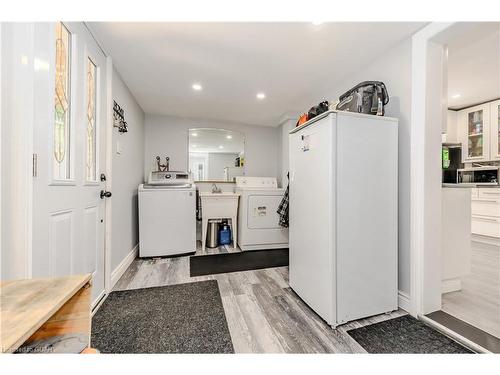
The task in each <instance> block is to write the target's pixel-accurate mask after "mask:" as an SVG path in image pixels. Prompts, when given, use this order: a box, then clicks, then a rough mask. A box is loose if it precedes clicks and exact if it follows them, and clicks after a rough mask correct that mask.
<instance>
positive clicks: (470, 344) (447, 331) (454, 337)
mask: <svg viewBox="0 0 500 375" xmlns="http://www.w3.org/2000/svg"><path fill="white" fill-rule="evenodd" d="M420 320H421V321H422V322H424V323H425V324H427V325H428V326H431V327H432V328H435V329H436V330H438V331H439V332H441V333H442V334H443V335H445V336H448V337H449V338H451V339H452V340H455V341H456V342H458V343H459V344H462V345H464V346H465V347H467V348H469V349H471V350H473V351H475V352H476V353H491V352H490V351H489V350H488V349H486V348H483V347H482V346H481V345H478V344H476V343H474V342H472V341H470V340H469V339H466V338H465V337H463V336H462V335H459V334H458V333H456V332H455V331H452V330H451V329H449V328H447V327H445V326H444V325H442V324H440V323H438V322H436V321H435V320H433V319H431V318H428V317H427V316H424V315H423V316H421V317H420Z"/></svg>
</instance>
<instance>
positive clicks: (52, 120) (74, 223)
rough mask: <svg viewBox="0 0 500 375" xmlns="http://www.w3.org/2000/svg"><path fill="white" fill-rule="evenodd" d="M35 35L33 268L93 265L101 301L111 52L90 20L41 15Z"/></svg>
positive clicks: (72, 270) (79, 269)
mask: <svg viewBox="0 0 500 375" xmlns="http://www.w3.org/2000/svg"><path fill="white" fill-rule="evenodd" d="M34 35H35V40H34V46H35V60H34V66H35V87H34V102H35V120H34V134H33V136H34V144H33V149H34V153H35V154H36V156H37V161H36V164H37V166H36V176H34V183H33V189H34V191H33V252H32V275H33V277H48V276H63V275H71V274H83V273H92V276H93V281H92V300H93V302H94V303H96V302H97V301H98V300H99V299H100V298H101V297H102V296H103V295H104V290H105V287H104V280H105V278H104V268H105V267H104V264H105V262H104V232H105V231H104V217H105V215H104V211H105V200H106V199H101V197H100V192H101V190H105V182H101V180H100V174H101V173H103V172H104V171H105V125H106V105H105V103H106V95H105V93H106V64H105V56H104V54H103V53H102V51H101V50H100V49H99V47H98V46H97V44H96V43H95V41H94V40H93V38H92V36H91V35H90V33H89V32H88V30H87V29H86V27H85V25H84V24H82V23H64V24H63V23H36V24H35V32H34ZM34 174H35V173H34Z"/></svg>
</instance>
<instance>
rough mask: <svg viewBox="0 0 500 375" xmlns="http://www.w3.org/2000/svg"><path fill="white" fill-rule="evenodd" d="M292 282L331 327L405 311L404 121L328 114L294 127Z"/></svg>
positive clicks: (353, 114) (291, 201) (291, 139)
mask: <svg viewBox="0 0 500 375" xmlns="http://www.w3.org/2000/svg"><path fill="white" fill-rule="evenodd" d="M289 153H290V154H289V156H290V206H289V209H290V211H289V215H290V227H289V237H290V240H289V242H290V286H291V288H292V289H293V290H294V291H295V292H296V293H297V294H298V295H299V296H300V297H301V298H302V299H303V300H304V301H305V302H306V303H307V304H308V305H309V306H310V307H311V308H312V309H313V310H314V311H315V312H316V313H317V314H319V315H320V316H321V317H322V318H323V319H324V320H325V321H326V322H327V323H328V324H329V325H331V326H332V327H336V326H338V325H340V324H343V323H346V322H348V321H352V320H356V319H360V318H363V317H368V316H372V315H376V314H380V313H384V312H389V311H392V310H396V309H397V308H398V303H397V300H398V298H397V296H398V121H397V119H394V118H389V117H379V116H373V115H364V114H358V113H351V112H337V111H328V112H326V113H323V114H322V115H320V116H318V117H316V118H314V119H312V120H310V121H308V122H307V123H305V124H304V125H302V126H300V127H297V128H295V129H294V130H292V131H291V132H290V143H289Z"/></svg>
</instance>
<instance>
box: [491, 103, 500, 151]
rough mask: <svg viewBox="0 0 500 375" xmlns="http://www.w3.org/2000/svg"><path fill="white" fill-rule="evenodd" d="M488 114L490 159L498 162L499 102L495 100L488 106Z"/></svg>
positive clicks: (499, 140) (499, 135)
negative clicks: (489, 118) (489, 116)
mask: <svg viewBox="0 0 500 375" xmlns="http://www.w3.org/2000/svg"><path fill="white" fill-rule="evenodd" d="M490 114H491V123H490V124H491V125H490V127H491V132H490V138H491V144H490V150H491V159H492V160H500V100H497V101H495V102H492V103H491V104H490Z"/></svg>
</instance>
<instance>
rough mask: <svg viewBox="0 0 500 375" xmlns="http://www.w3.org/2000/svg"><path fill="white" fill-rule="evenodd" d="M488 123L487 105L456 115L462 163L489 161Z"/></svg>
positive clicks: (488, 108)
mask: <svg viewBox="0 0 500 375" xmlns="http://www.w3.org/2000/svg"><path fill="white" fill-rule="evenodd" d="M490 123H491V121H490V104H489V103H488V104H482V105H478V106H475V107H471V108H467V109H463V110H461V111H460V112H459V113H458V127H459V134H461V143H462V161H463V162H474V161H487V160H490Z"/></svg>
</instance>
